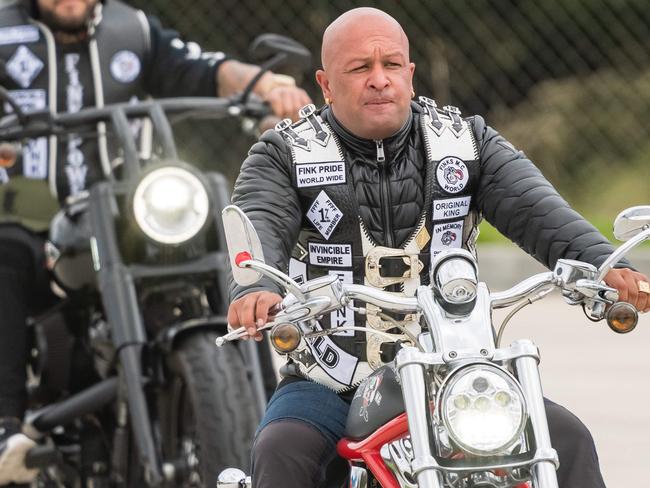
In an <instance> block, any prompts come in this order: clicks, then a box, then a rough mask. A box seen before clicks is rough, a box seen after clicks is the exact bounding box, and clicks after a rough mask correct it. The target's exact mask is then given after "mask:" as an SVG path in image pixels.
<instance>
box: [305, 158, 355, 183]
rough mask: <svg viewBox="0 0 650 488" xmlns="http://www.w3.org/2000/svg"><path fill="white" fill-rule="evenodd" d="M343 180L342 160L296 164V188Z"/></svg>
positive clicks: (343, 167)
mask: <svg viewBox="0 0 650 488" xmlns="http://www.w3.org/2000/svg"><path fill="white" fill-rule="evenodd" d="M345 181H346V178H345V163H344V162H343V161H332V162H323V163H308V164H296V185H297V186H298V188H305V187H309V186H326V185H340V184H342V183H345Z"/></svg>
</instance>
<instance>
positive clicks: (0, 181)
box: [0, 168, 9, 185]
mask: <svg viewBox="0 0 650 488" xmlns="http://www.w3.org/2000/svg"><path fill="white" fill-rule="evenodd" d="M8 182H9V173H7V170H6V169H5V168H0V185H4V184H5V183H8Z"/></svg>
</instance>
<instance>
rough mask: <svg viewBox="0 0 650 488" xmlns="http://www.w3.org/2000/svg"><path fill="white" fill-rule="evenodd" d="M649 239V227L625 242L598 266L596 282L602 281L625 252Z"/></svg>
mask: <svg viewBox="0 0 650 488" xmlns="http://www.w3.org/2000/svg"><path fill="white" fill-rule="evenodd" d="M649 237H650V227H649V228H647V229H646V230H644V231H643V232H641V233H639V234H637V235H635V236H634V237H633V238H632V239H630V240H629V241H627V242H626V243H625V244H623V245H622V246H621V247H619V248H618V249H616V251H614V252H613V253H612V254H610V255H609V257H608V258H607V259H606V260H605V262H604V263H603V264H601V265H600V268H598V277H597V278H596V282H599V281H602V280H603V279H604V278H605V275H606V274H607V273H609V270H610V269H612V268H613V267H614V265H615V264H616V263H618V261H619V259H621V257H623V256H624V255H625V254H627V251H629V250H630V249H632V248H633V247H634V246H636V245H637V244H639V243H641V242H643V241H645V240H646V239H648V238H649Z"/></svg>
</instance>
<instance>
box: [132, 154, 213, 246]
mask: <svg viewBox="0 0 650 488" xmlns="http://www.w3.org/2000/svg"><path fill="white" fill-rule="evenodd" d="M209 212H210V199H209V197H208V192H207V190H206V187H205V185H204V184H203V182H202V181H201V179H200V178H199V177H198V176H197V175H195V174H194V173H193V172H192V171H190V170H188V169H185V168H182V167H179V166H163V167H160V168H157V169H154V170H153V171H150V172H149V173H147V174H146V175H145V176H144V177H143V178H142V180H140V182H139V183H138V185H137V187H136V189H135V192H134V194H133V215H134V216H135V220H136V222H137V224H138V226H139V227H140V229H142V231H143V232H144V233H145V234H146V235H147V236H148V237H149V238H151V239H153V240H154V241H156V242H160V243H163V244H171V245H177V244H182V243H183V242H186V241H188V240H190V239H191V238H192V237H194V236H195V235H197V234H198V233H199V232H200V231H201V229H202V228H203V226H204V225H205V223H206V221H207V219H208V215H209Z"/></svg>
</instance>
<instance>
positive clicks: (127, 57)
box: [111, 50, 141, 83]
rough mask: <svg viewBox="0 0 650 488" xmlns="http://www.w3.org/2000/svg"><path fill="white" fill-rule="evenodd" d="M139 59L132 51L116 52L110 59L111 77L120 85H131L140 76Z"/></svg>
mask: <svg viewBox="0 0 650 488" xmlns="http://www.w3.org/2000/svg"><path fill="white" fill-rule="evenodd" d="M140 67H141V66H140V58H138V56H137V55H136V54H135V53H134V52H133V51H126V50H124V51H118V52H116V53H115V54H114V55H113V58H112V59H111V75H113V78H115V79H116V80H117V81H120V82H122V83H131V82H132V81H133V80H135V79H136V78H137V77H138V75H139V74H140Z"/></svg>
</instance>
